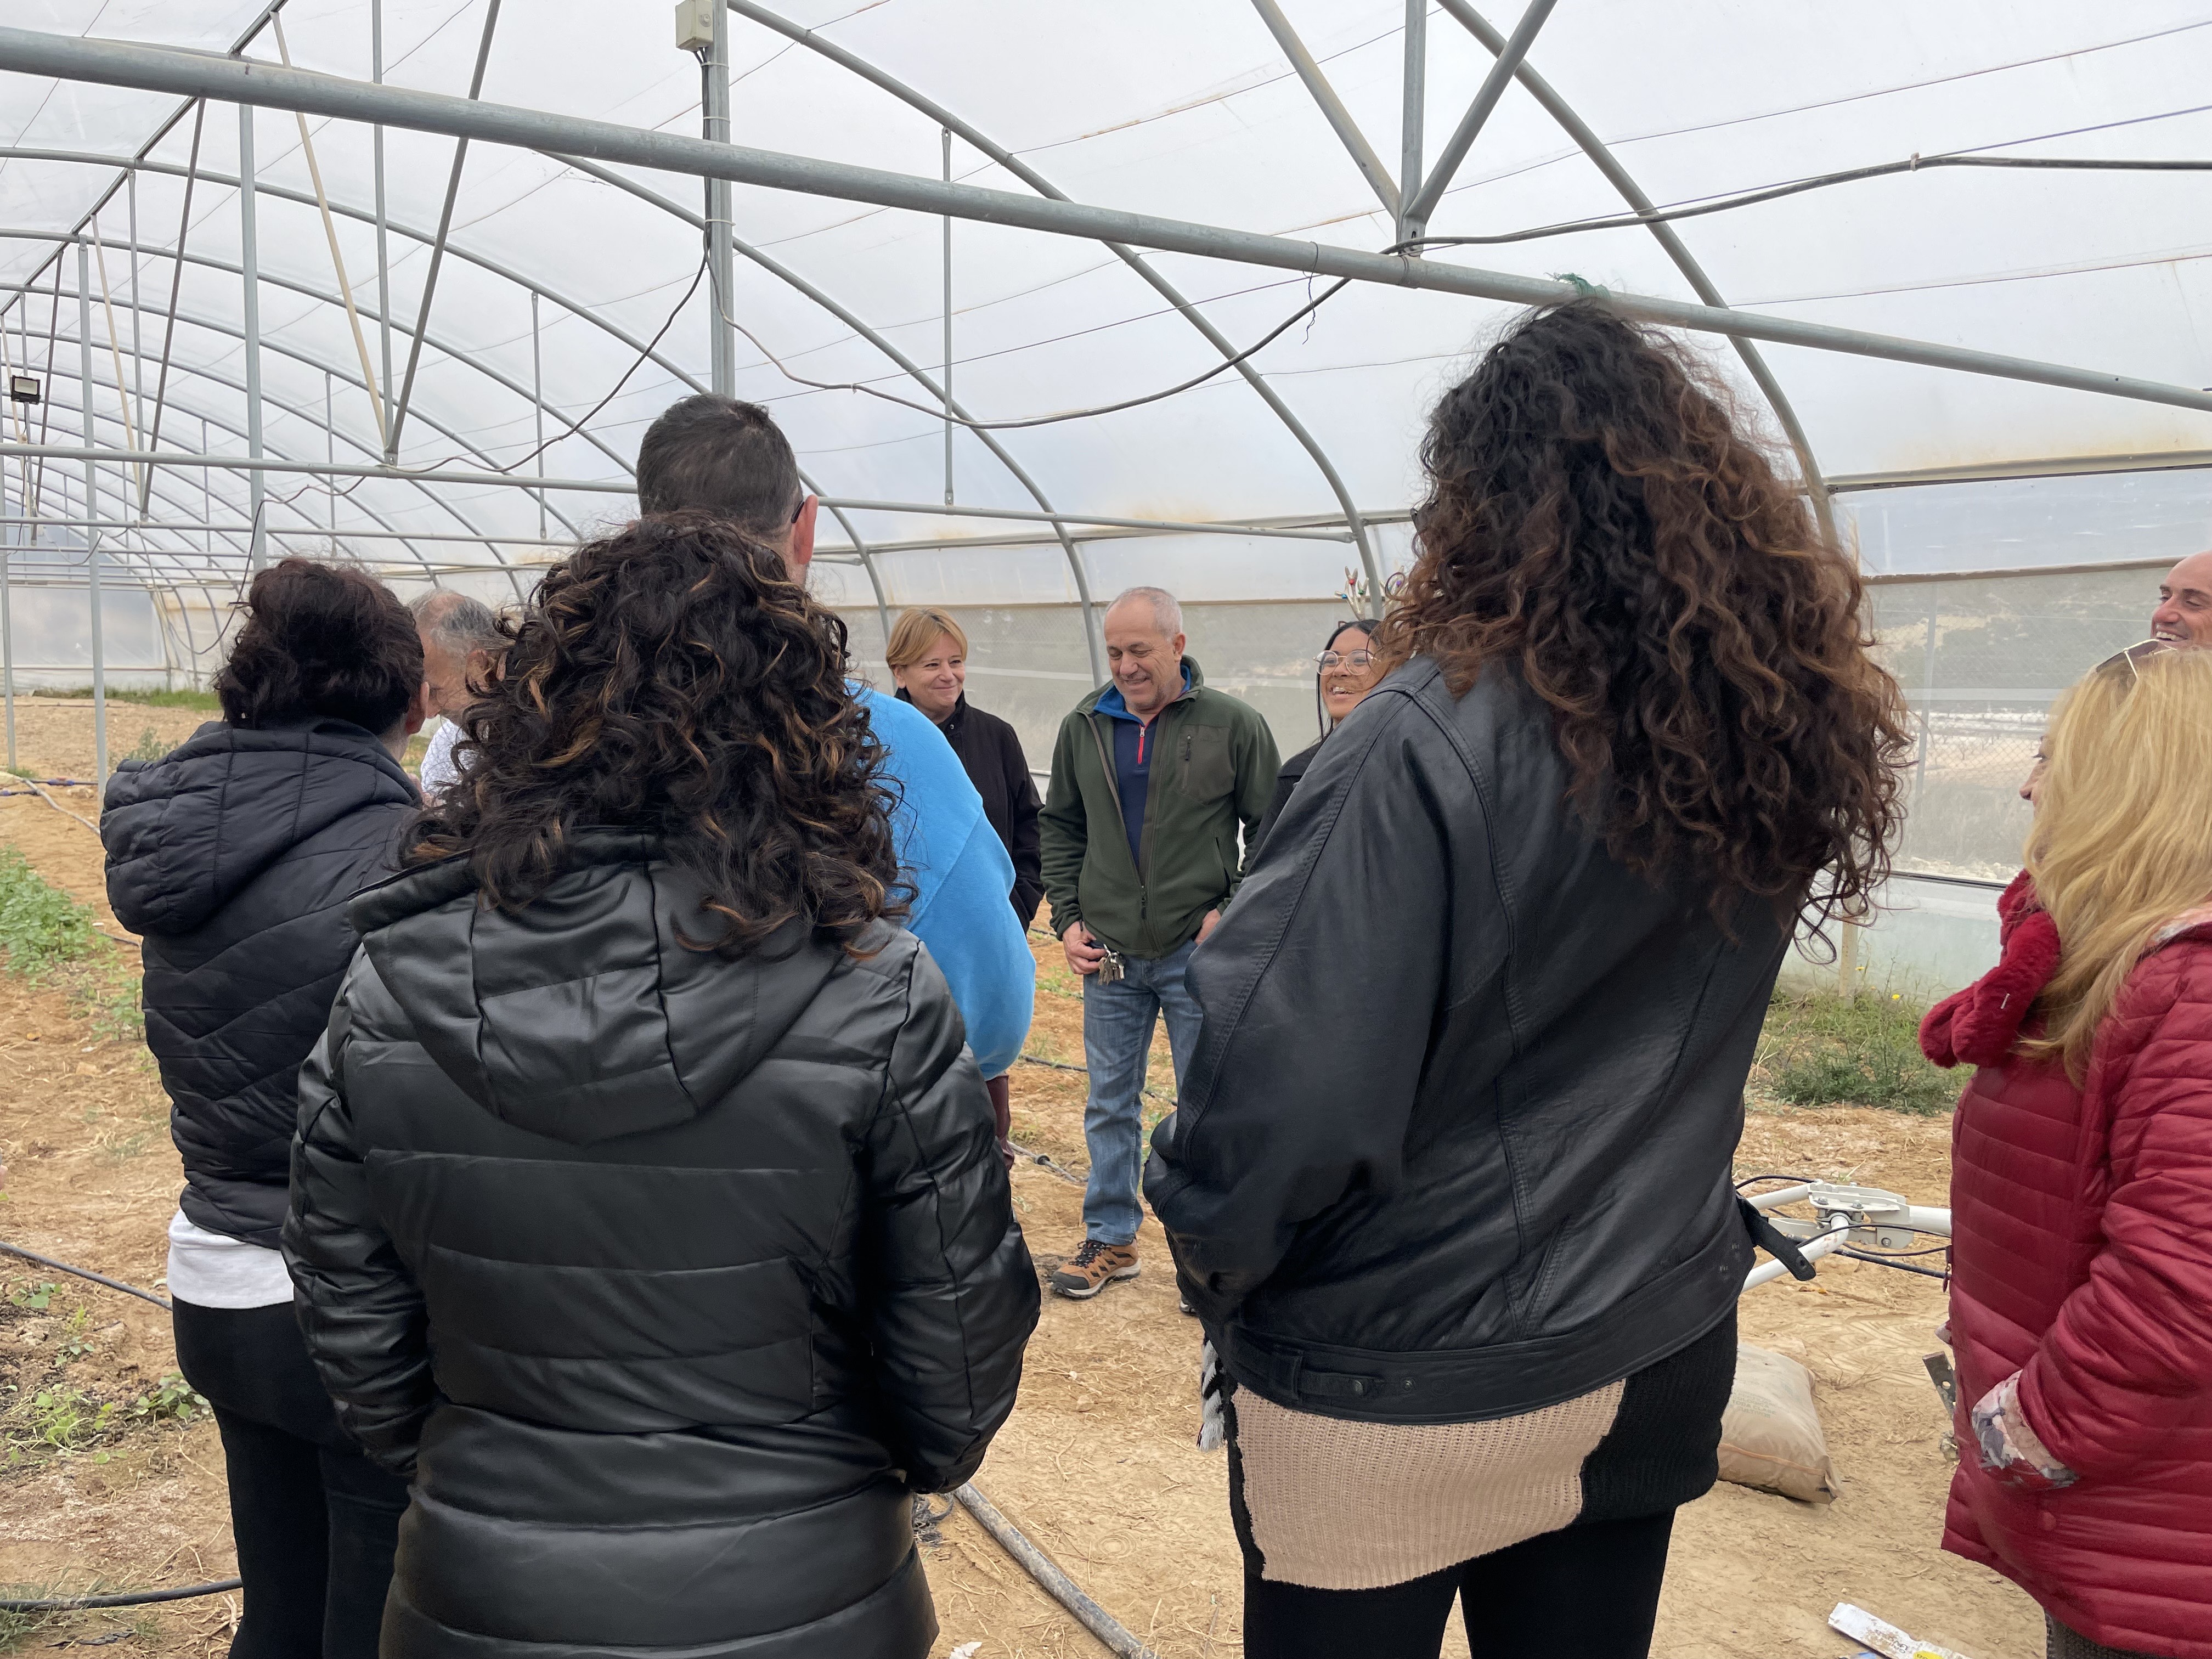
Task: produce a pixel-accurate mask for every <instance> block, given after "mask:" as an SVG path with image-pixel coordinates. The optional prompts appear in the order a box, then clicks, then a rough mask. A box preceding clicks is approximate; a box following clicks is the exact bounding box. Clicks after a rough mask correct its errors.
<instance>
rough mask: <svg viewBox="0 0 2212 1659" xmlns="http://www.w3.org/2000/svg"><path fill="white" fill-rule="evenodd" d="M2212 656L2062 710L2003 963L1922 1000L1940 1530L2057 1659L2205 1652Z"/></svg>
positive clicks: (2194, 656)
mask: <svg viewBox="0 0 2212 1659" xmlns="http://www.w3.org/2000/svg"><path fill="white" fill-rule="evenodd" d="M2208 709H2212V653H2208V652H2204V651H2176V650H2171V649H2169V648H2167V647H2165V646H2163V645H2161V644H2156V643H2153V644H2148V645H2144V646H2137V647H2134V648H2133V649H2132V650H2130V651H2125V652H2123V653H2120V654H2119V655H2118V656H2116V657H2114V658H2112V659H2110V660H2109V661H2107V662H2105V663H2103V664H2100V665H2099V666H2098V667H2097V668H2096V669H2094V670H2093V671H2091V673H2090V674H2089V676H2088V677H2087V678H2086V679H2084V680H2083V681H2082V682H2081V684H2078V685H2076V686H2075V687H2074V688H2073V689H2072V690H2069V692H2068V693H2067V694H2066V696H2064V698H2063V699H2062V700H2061V702H2060V703H2059V705H2058V707H2057V709H2056V710H2055V711H2054V712H2053V715H2052V719H2051V729H2050V730H2049V731H2048V732H2046V733H2045V737H2044V741H2043V743H2042V744H2041V745H2040V747H2039V751H2038V753H2037V756H2036V765H2035V769H2034V770H2033V772H2031V773H2030V774H2029V776H2028V781H2027V783H2026V784H2025V785H2023V786H2022V788H2021V793H2022V794H2024V795H2026V796H2027V798H2028V799H2029V800H2030V801H2032V802H2033V804H2034V806H2035V825H2034V828H2033V830H2032V831H2031V832H2030V833H2029V837H2028V845H2027V869H2026V870H2024V871H2023V872H2021V875H2020V876H2019V877H2018V878H2016V879H2015V881H2014V883H2013V884H2012V885H2011V886H2010V887H2009V888H2008V889H2007V890H2006V891H2005V894H2004V896H2003V897H2002V899H2001V900H1999V902H1998V906H1997V908H1998V914H1999V916H2000V918H2001V926H2002V954H2001V956H2000V958H1999V961H1998V963H1997V965H1996V967H1995V968H1994V969H1990V972H1989V973H1988V974H1987V975H1984V977H1983V978H1982V979H1981V980H1980V981H1978V982H1977V983H1976V984H1974V985H1972V986H1970V987H1967V988H1966V990H1964V991H1961V992H1960V993H1959V994H1956V995H1955V996H1952V997H1949V998H1947V999H1946V1000H1944V1001H1942V1002H1941V1003H1938V1004H1937V1005H1936V1007H1935V1008H1933V1009H1932V1010H1930V1011H1929V1015H1928V1018H1927V1019H1926V1021H1925V1022H1924V1023H1923V1024H1922V1026H1921V1033H1920V1042H1921V1047H1922V1048H1923V1051H1925V1053H1926V1054H1927V1055H1928V1057H1929V1059H1930V1060H1934V1061H1935V1062H1936V1064H1937V1065H1939V1066H1954V1065H1960V1064H1972V1065H1974V1066H1977V1067H1978V1070H1977V1071H1976V1072H1975V1073H1974V1076H1973V1079H1972V1081H1971V1082H1970V1083H1968V1084H1967V1085H1966V1091H1965V1093H1964V1094H1963V1095H1961V1096H1960V1100H1959V1109H1958V1114H1957V1116H1956V1117H1955V1118H1954V1121H1953V1128H1952V1141H1951V1146H1952V1151H1951V1206H1952V1210H1951V1218H1952V1238H1951V1307H1950V1330H1949V1340H1950V1342H1951V1345H1952V1348H1953V1351H1954V1355H1955V1358H1956V1363H1957V1366H1958V1372H1959V1395H1958V1406H1957V1407H1956V1413H1957V1428H1958V1437H1959V1443H1960V1446H1961V1448H1962V1452H1961V1455H1960V1459H1959V1466H1958V1468H1957V1469H1956V1470H1955V1471H1954V1474H1953V1475H1952V1479H1951V1498H1950V1504H1949V1507H1948V1513H1947V1515H1946V1516H1945V1521H1944V1530H1943V1547H1944V1548H1946V1549H1948V1550H1950V1551H1952V1552H1954V1553H1956V1554H1960V1555H1963V1556H1966V1558H1967V1559H1970V1560H1974V1561H1978V1562H1980V1563H1982V1564H1983V1565H1985V1566H1988V1567H1991V1568H1994V1569H1995V1570H1996V1571H1998V1572H2001V1573H2002V1574H2003V1575H2004V1576H2005V1577H2008V1578H2010V1579H2011V1580H2012V1581H2013V1582H2014V1583H2017V1584H2018V1585H2020V1586H2021V1589H2025V1590H2026V1591H2027V1593H2028V1594H2029V1595H2032V1596H2033V1597H2034V1598H2035V1600H2036V1601H2037V1602H2038V1603H2039V1605H2040V1606H2041V1607H2043V1609H2044V1613H2045V1620H2046V1621H2047V1626H2048V1632H2049V1633H2048V1651H2049V1653H2050V1655H2051V1659H2149V1656H2157V1659H2212V836H2208V835H2207V834H2206V832H2205V826H2206V825H2207V824H2208V823H2212V719H2208V718H2207V715H2206V710H2208Z"/></svg>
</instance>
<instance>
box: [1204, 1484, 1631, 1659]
mask: <svg viewBox="0 0 2212 1659" xmlns="http://www.w3.org/2000/svg"><path fill="white" fill-rule="evenodd" d="M1673 1530H1674V1511H1673V1510H1668V1512H1667V1513H1666V1514H1664V1515H1655V1516H1647V1517H1644V1518H1643V1519H1640V1520H1635V1521H1597V1522H1591V1523H1589V1525H1587V1526H1576V1527H1566V1528H1562V1529H1560V1530H1559V1531H1558V1532H1547V1533H1545V1534H1541V1536H1539V1537H1535V1538H1531V1539H1528V1541H1525V1542H1522V1543H1519V1544H1515V1545H1513V1546H1511V1547H1510V1548H1506V1549H1502V1550H1498V1551H1497V1552H1495V1553H1492V1554H1489V1555H1481V1556H1477V1557H1476V1558H1475V1559H1474V1560H1472V1561H1464V1562H1462V1563H1461V1564H1460V1565H1458V1566H1455V1567H1446V1568H1445V1569H1443V1571H1441V1572H1432V1573H1430V1574H1429V1575H1428V1576H1427V1577H1425V1578H1416V1579H1413V1580H1412V1581H1411V1582H1409V1583H1403V1584H1392V1585H1389V1587H1387V1588H1385V1589H1363V1590H1325V1589H1308V1588H1307V1587H1306V1586H1304V1585H1303V1584H1279V1583H1269V1582H1268V1581H1267V1580H1266V1579H1263V1578H1261V1577H1258V1576H1257V1575H1256V1574H1255V1573H1254V1572H1252V1571H1250V1569H1249V1567H1248V1568H1247V1570H1246V1572H1245V1576H1244V1654H1245V1659H1342V1656H1345V1655H1347V1654H1358V1655H1359V1656H1360V1659H1437V1652H1438V1651H1439V1650H1441V1649H1442V1648H1443V1639H1444V1625H1445V1622H1446V1620H1449V1618H1450V1617H1451V1608H1452V1602H1453V1601H1454V1600H1455V1599H1457V1600H1458V1601H1459V1602H1460V1603H1461V1616H1462V1618H1463V1619H1464V1620H1466V1623H1467V1644H1468V1650H1470V1651H1471V1652H1472V1653H1473V1654H1474V1659H1535V1656H1538V1655H1546V1654H1558V1655H1561V1656H1566V1655H1571V1656H1573V1659H1645V1656H1646V1655H1648V1654H1649V1653H1650V1650H1651V1626H1652V1625H1653V1623H1654V1621H1655V1620H1656V1619H1657V1617H1658V1613H1659V1585H1660V1582H1661V1580H1662V1579H1663V1578H1664V1577H1666V1573H1667V1541H1668V1534H1670V1533H1672V1531H1673Z"/></svg>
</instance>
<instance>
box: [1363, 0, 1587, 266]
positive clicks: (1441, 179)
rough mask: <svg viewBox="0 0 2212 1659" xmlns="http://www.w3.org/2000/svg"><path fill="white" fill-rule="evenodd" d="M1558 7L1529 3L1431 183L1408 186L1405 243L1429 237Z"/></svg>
mask: <svg viewBox="0 0 2212 1659" xmlns="http://www.w3.org/2000/svg"><path fill="white" fill-rule="evenodd" d="M1558 3H1559V0H1528V10H1526V11H1524V12H1522V14H1521V22H1520V26H1519V27H1516V29H1515V30H1514V31H1513V37H1512V39H1511V40H1508V41H1507V42H1506V43H1505V49H1504V51H1503V52H1499V53H1498V61H1497V62H1496V63H1494V64H1492V65H1491V66H1490V73H1489V74H1488V75H1486V76H1484V77H1483V81H1482V86H1481V88H1480V90H1479V91H1478V92H1476V94H1474V102H1473V103H1472V104H1469V105H1468V106H1467V113H1466V114H1465V115H1464V116H1462V118H1461V119H1460V124H1459V125H1458V126H1457V127H1456V128H1455V129H1454V130H1453V132H1452V136H1451V137H1449V138H1448V139H1446V140H1445V141H1444V147H1443V149H1440V150H1438V151H1437V161H1436V165H1435V166H1434V167H1431V169H1430V171H1429V176H1428V179H1427V180H1426V181H1425V182H1424V183H1423V184H1421V185H1419V186H1418V187H1417V186H1415V185H1413V184H1411V183H1408V184H1407V186H1406V194H1407V197H1409V198H1410V199H1409V200H1408V201H1407V204H1406V224H1405V228H1404V229H1403V230H1402V231H1401V233H1400V234H1401V237H1403V238H1404V239H1405V240H1414V239H1416V238H1419V237H1422V236H1425V235H1427V234H1429V221H1430V220H1431V218H1433V217H1434V216H1435V215H1436V210H1437V204H1438V203H1439V202H1441V201H1443V196H1444V191H1447V190H1449V189H1450V188H1451V181H1452V174H1454V173H1457V172H1458V171H1459V164H1460V163H1461V162H1462V161H1465V160H1467V153H1468V151H1469V150H1470V149H1474V141H1475V139H1476V138H1478V137H1480V136H1481V133H1482V128H1483V124H1484V123H1485V122H1486V121H1487V120H1489V119H1490V112H1492V110H1494V109H1496V108H1497V107H1498V100H1499V99H1500V98H1502V97H1504V95H1505V88H1507V86H1508V85H1510V83H1511V82H1512V80H1513V76H1514V72H1515V71H1516V70H1518V69H1519V68H1520V67H1521V60H1522V58H1526V57H1527V56H1528V48H1529V46H1530V45H1531V44H1533V43H1534V40H1535V39H1536V31H1537V30H1539V29H1541V28H1542V27H1544V20H1545V19H1546V18H1547V17H1549V16H1550V15H1552V8H1553V6H1555V5H1557V4H1558Z"/></svg>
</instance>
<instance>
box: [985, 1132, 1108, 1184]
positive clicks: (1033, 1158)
mask: <svg viewBox="0 0 2212 1659" xmlns="http://www.w3.org/2000/svg"><path fill="white" fill-rule="evenodd" d="M1006 1145H1007V1146H1011V1147H1012V1148H1013V1149H1014V1156H1015V1157H1016V1158H1019V1159H1021V1161H1022V1162H1023V1163H1024V1164H1036V1165H1037V1166H1038V1167H1039V1168H1041V1169H1046V1170H1051V1171H1052V1172H1053V1174H1054V1175H1056V1176H1059V1177H1060V1179H1061V1180H1062V1181H1072V1182H1074V1183H1075V1184H1076V1185H1077V1186H1079V1187H1088V1186H1089V1185H1090V1184H1091V1183H1090V1182H1089V1181H1088V1180H1086V1179H1085V1177H1083V1176H1079V1175H1078V1174H1076V1173H1075V1171H1074V1170H1071V1169H1069V1168H1068V1167H1067V1165H1066V1164H1061V1163H1058V1162H1056V1161H1055V1160H1054V1158H1053V1156H1052V1154H1051V1153H1050V1152H1031V1151H1030V1149H1029V1148H1028V1147H1026V1146H1023V1145H1022V1144H1021V1143H1020V1142H1019V1141H1018V1140H1013V1139H1009V1140H1008V1141H1007V1142H1006Z"/></svg>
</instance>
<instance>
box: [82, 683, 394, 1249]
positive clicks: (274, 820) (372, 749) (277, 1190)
mask: <svg viewBox="0 0 2212 1659" xmlns="http://www.w3.org/2000/svg"><path fill="white" fill-rule="evenodd" d="M420 804H421V798H420V797H419V796H418V795H417V794H416V790H415V786H414V783H413V782H412V781H410V779H409V777H408V776H407V774H406V773H405V772H404V771H402V770H401V769H400V768H399V763H398V762H397V761H395V760H393V759H392V755H391V752H390V751H389V750H386V748H385V747H384V745H383V744H381V743H380V742H379V741H378V740H377V739H376V738H374V737H373V736H371V735H370V734H369V733H368V732H365V731H363V730H362V728H361V727H359V726H354V725H351V724H349V722H347V721H344V720H307V721H301V722H297V723H294V724H289V725H284V726H272V727H267V728H262V729H256V730H250V731H249V730H242V729H240V728H239V727H236V726H228V725H226V724H224V723H222V722H221V721H216V722H213V723H211V724H210V725H207V726H202V727H201V728H200V729H199V730H198V731H197V732H194V733H193V734H192V736H191V738H189V739H188V740H186V741H185V743H184V744H181V745H180V746H179V747H178V748H176V749H174V750H171V751H170V752H169V754H167V756H165V757H162V758H161V759H160V760H158V761H125V762H124V763H123V764H122V765H121V766H120V767H119V768H118V769H117V771H116V774H115V775H114V777H112V779H110V780H109V781H108V785H107V796H106V805H105V809H104V811H102V814H101V817H100V839H101V841H102V842H105V843H106V848H107V898H108V902H109V903H110V904H112V905H113V906H114V907H115V914H116V916H117V918H118V920H119V921H121V922H122V923H123V925H124V926H125V927H128V928H130V929H131V931H132V932H133V933H139V934H141V935H143V937H144V939H145V945H144V947H143V951H144V961H145V983H144V992H143V994H144V999H145V1006H146V1042H147V1046H148V1047H149V1048H151V1049H152V1050H153V1053H154V1057H155V1060H157V1061H159V1062H160V1064H161V1084H162V1086H163V1088H165V1089H166V1090H167V1091H168V1096H169V1102H170V1130H171V1133H172V1134H173V1136H174V1137H175V1139H176V1143H177V1150H178V1152H180V1153H182V1154H183V1157H184V1161H185V1179H186V1181H187V1182H188V1183H189V1184H188V1185H187V1187H186V1188H185V1198H184V1210H185V1215H186V1216H187V1217H188V1218H190V1219H191V1220H192V1221H193V1222H195V1223H196V1224H197V1225H200V1226H202V1227H204V1228H206V1229H208V1230H209V1231H210V1232H216V1233H221V1234H223V1235H224V1236H226V1237H233V1238H242V1239H246V1241H248V1242H249V1243H255V1244H262V1245H266V1246H268V1247H270V1249H274V1248H275V1247H276V1237H277V1229H278V1227H279V1226H280V1225H282V1223H283V1218H284V1187H285V1180H286V1147H287V1146H288V1144H289V1140H290V1137H291V1131H292V1127H293V1124H294V1121H295V1115H296V1109H297V1106H296V1101H297V1097H296V1092H295V1090H296V1085H297V1079H298V1075H299V1070H300V1062H301V1061H302V1060H305V1059H306V1058H307V1051H308V1049H310V1048H313V1046H314V1042H315V1039H316V1038H317V1037H318V1036H321V1035H322V1030H323V1025H324V1022H325V1020H326V1019H327V1018H329V1015H330V1008H331V997H332V996H333V995H335V994H336V993H337V985H338V978H339V975H341V974H343V972H344V971H345V965H346V963H347V962H348V961H349V960H350V959H351V957H352V956H353V952H354V948H355V946H356V944H357V943H358V940H357V939H356V937H355V934H354V932H353V928H352V927H351V926H350V924H349V923H348V922H347V921H346V918H345V904H346V901H347V900H348V899H349V898H351V897H352V896H353V895H354V894H355V893H356V892H358V891H359V890H361V889H362V888H363V887H365V886H367V885H368V884H369V883H370V882H372V881H375V880H377V879H379V878H382V877H384V876H386V875H388V874H389V873H391V871H392V867H393V854H394V853H395V852H396V850H397V848H398V840H399V836H400V834H401V831H402V829H404V825H405V823H406V822H407V819H408V818H409V817H410V815H411V814H412V813H413V811H414V810H415V809H416V807H417V806H418V805H420Z"/></svg>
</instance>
